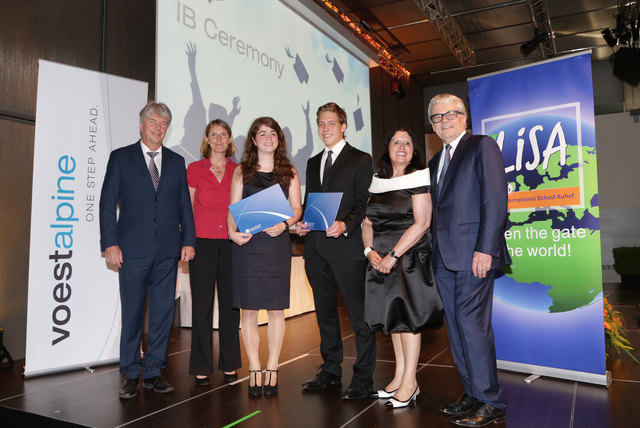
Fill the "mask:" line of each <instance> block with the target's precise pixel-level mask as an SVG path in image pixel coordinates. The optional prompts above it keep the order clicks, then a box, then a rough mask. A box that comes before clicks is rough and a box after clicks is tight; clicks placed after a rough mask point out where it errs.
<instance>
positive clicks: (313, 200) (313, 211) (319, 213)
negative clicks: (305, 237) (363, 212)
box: [302, 192, 342, 230]
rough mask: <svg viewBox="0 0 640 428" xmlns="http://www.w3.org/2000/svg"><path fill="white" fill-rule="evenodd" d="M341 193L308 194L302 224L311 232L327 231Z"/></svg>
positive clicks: (333, 217)
mask: <svg viewBox="0 0 640 428" xmlns="http://www.w3.org/2000/svg"><path fill="white" fill-rule="evenodd" d="M341 200H342V192H326V193H313V192H312V193H309V195H308V196H307V205H306V207H305V209H304V218H303V219H302V222H303V223H305V224H306V225H307V227H308V228H309V229H311V230H327V229H328V228H329V227H331V225H332V224H333V222H334V221H336V214H337V213H338V208H339V207H340V201H341Z"/></svg>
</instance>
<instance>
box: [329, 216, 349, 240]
mask: <svg viewBox="0 0 640 428" xmlns="http://www.w3.org/2000/svg"><path fill="white" fill-rule="evenodd" d="M345 230H347V225H346V224H344V221H340V220H336V221H335V222H333V224H332V225H331V227H330V228H329V229H327V238H338V237H339V236H340V235H342V234H343V233H344V231H345Z"/></svg>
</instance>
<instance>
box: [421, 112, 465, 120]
mask: <svg viewBox="0 0 640 428" xmlns="http://www.w3.org/2000/svg"><path fill="white" fill-rule="evenodd" d="M459 114H461V115H463V116H464V113H463V112H461V111H458V110H449V111H448V112H445V113H437V114H432V115H431V116H430V117H429V118H430V119H431V122H432V123H440V122H442V118H443V117H446V118H447V119H449V120H453V119H455V118H456V117H458V115H459Z"/></svg>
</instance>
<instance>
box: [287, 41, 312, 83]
mask: <svg viewBox="0 0 640 428" xmlns="http://www.w3.org/2000/svg"><path fill="white" fill-rule="evenodd" d="M285 51H286V52H287V56H288V57H289V58H294V56H293V54H292V53H291V50H290V49H289V48H288V47H287V48H286V49H285ZM295 59H296V61H295V62H294V63H293V70H294V71H295V72H296V76H298V81H299V82H300V83H307V82H309V73H308V72H307V68H306V67H305V66H304V64H303V63H302V60H301V59H300V55H298V54H296V56H295Z"/></svg>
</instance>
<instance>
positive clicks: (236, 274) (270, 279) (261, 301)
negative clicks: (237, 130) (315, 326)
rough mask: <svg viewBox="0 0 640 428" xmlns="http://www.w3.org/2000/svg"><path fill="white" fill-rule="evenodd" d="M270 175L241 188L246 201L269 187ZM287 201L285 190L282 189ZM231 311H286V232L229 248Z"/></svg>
mask: <svg viewBox="0 0 640 428" xmlns="http://www.w3.org/2000/svg"><path fill="white" fill-rule="evenodd" d="M273 184H274V182H273V173H271V172H260V171H258V172H256V174H255V176H254V177H253V179H252V181H250V182H249V183H247V184H245V185H244V186H243V188H242V198H243V199H244V198H246V197H248V196H251V195H253V194H255V193H258V192H259V191H261V190H264V189H266V188H267V187H271V186H273ZM282 191H283V192H284V194H285V196H286V197H287V198H288V197H289V189H288V188H287V189H285V188H283V189H282ZM231 255H232V259H231V266H232V275H233V307H234V308H240V309H255V310H258V309H267V310H280V309H287V308H288V307H289V292H290V289H291V238H290V236H289V231H288V230H286V231H284V232H283V233H281V234H280V235H278V236H276V237H275V238H272V237H270V236H269V235H267V234H266V233H264V232H259V233H257V234H255V235H253V236H252V237H251V239H250V240H249V242H247V243H246V244H244V245H242V246H238V245H235V244H233V245H232V253H231Z"/></svg>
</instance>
